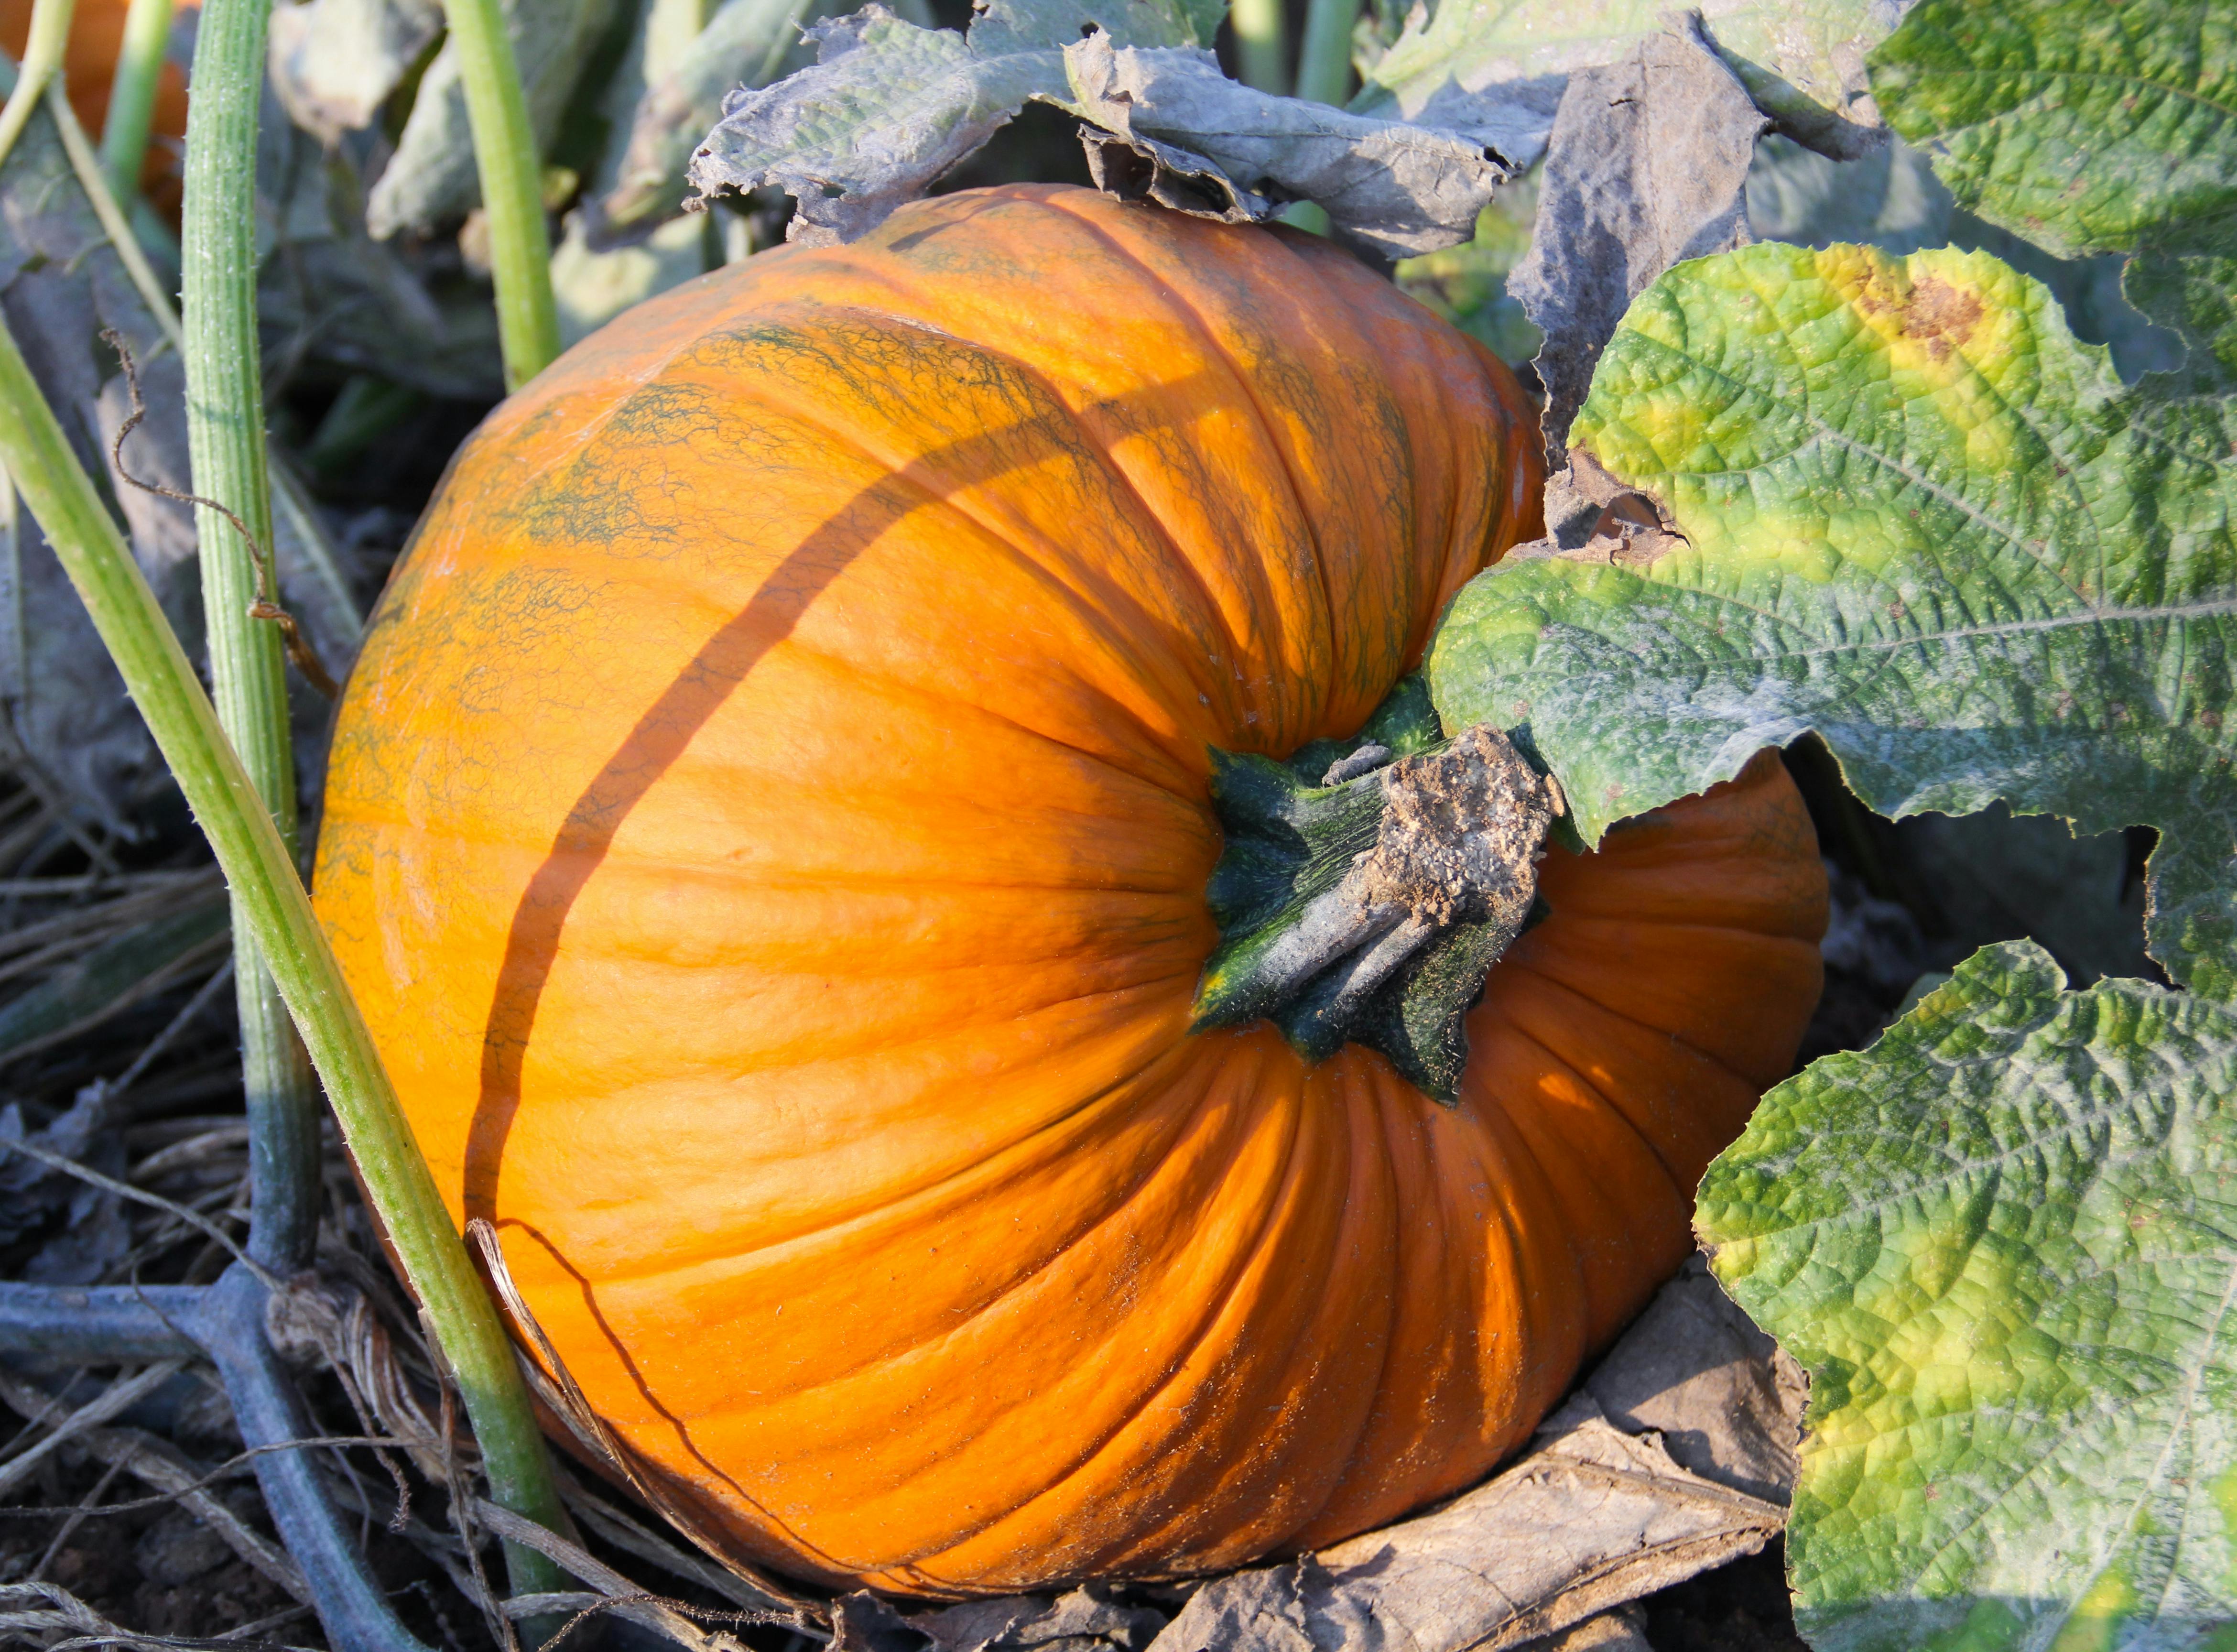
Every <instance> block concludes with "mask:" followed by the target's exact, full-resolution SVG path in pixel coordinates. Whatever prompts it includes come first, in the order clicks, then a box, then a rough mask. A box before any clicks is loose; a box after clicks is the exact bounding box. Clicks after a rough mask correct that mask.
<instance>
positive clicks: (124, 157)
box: [101, 0, 171, 201]
mask: <svg viewBox="0 0 2237 1652" xmlns="http://www.w3.org/2000/svg"><path fill="white" fill-rule="evenodd" d="M170 39H171V0H132V3H131V6H130V7H129V9H128V10H126V12H125V14H124V43H123V44H122V46H121V47H120V48H119V49H118V50H117V54H116V72H115V76H113V77H112V78H111V79H110V81H109V114H108V116H107V117H106V118H105V119H104V120H103V121H102V125H101V163H102V169H103V170H104V171H105V172H107V174H108V175H109V188H110V189H111V190H113V191H114V192H115V195H116V198H117V199H118V200H119V201H129V200H131V199H132V197H133V196H134V195H137V194H139V193H140V167H141V162H142V161H143V160H144V159H145V158H146V156H147V154H148V126H149V124H150V123H151V122H153V121H154V119H155V87H156V83H157V81H158V80H159V79H160V78H161V76H162V72H163V53H164V50H165V48H166V47H167V46H168V45H169V43H170Z"/></svg>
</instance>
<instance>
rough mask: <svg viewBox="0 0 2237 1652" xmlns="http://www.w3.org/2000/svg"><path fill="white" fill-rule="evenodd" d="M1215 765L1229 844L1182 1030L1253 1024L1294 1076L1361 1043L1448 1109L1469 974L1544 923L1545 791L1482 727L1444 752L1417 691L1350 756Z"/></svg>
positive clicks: (1228, 760)
mask: <svg viewBox="0 0 2237 1652" xmlns="http://www.w3.org/2000/svg"><path fill="white" fill-rule="evenodd" d="M1213 758H1214V767H1213V774H1212V802H1213V804H1214V806H1215V807H1216V808H1217V809H1218V811H1219V818H1220V824H1221V825H1222V827H1223V828H1224V829H1225V831H1226V835H1227V846H1226V849H1225V850H1224V853H1223V854H1222V855H1221V856H1220V860H1219V864H1218V866H1217V867H1216V868H1215V869H1213V871H1212V875H1211V883H1210V884H1209V885H1208V886H1207V888H1206V890H1205V896H1206V899H1207V901H1208V902H1209V903H1210V905H1211V911H1212V915H1213V916H1214V917H1215V918H1216V919H1217V920H1218V922H1219V926H1220V939H1219V945H1218V946H1217V948H1215V949H1214V950H1213V952H1212V955H1211V959H1210V960H1209V961H1207V962H1206V964H1205V965H1204V980H1203V982H1202V983H1201V985H1199V986H1198V988H1197V997H1196V1006H1195V1008H1196V1023H1195V1024H1196V1026H1197V1028H1198V1029H1199V1030H1201V1029H1204V1028H1214V1027H1231V1026H1234V1025H1236V1024H1237V1023H1238V1022H1243V1021H1255V1020H1257V1018H1259V1017H1260V1016H1264V1017H1266V1018H1268V1019H1270V1020H1271V1021H1273V1022H1274V1024H1275V1025H1276V1026H1277V1027H1278V1028H1280V1029H1281V1031H1282V1035H1283V1037H1284V1038H1286V1039H1287V1040H1289V1041H1290V1047H1292V1048H1294V1049H1295V1050H1296V1051H1297V1053H1298V1054H1300V1055H1302V1056H1303V1057H1304V1058H1305V1059H1306V1060H1307V1061H1324V1060H1326V1059H1327V1058H1328V1057H1329V1056H1330V1055H1333V1054H1336V1051H1338V1050H1339V1049H1341V1048H1343V1046H1344V1045H1345V1044H1347V1043H1356V1044H1364V1045H1366V1046H1367V1047H1369V1048H1370V1049H1375V1050H1380V1051H1381V1052H1382V1054H1384V1055H1385V1056H1387V1057H1389V1061H1390V1062H1391V1065H1392V1066H1394V1067H1396V1068H1397V1069H1398V1071H1399V1072H1400V1074H1402V1075H1403V1076H1404V1077H1405V1078H1406V1079H1407V1080H1409V1082H1411V1083H1412V1084H1414V1085H1415V1087H1417V1088H1419V1089H1420V1090H1421V1091H1422V1093H1423V1094H1426V1095H1429V1096H1430V1097H1431V1098H1433V1099H1434V1100H1438V1101H1441V1102H1442V1103H1444V1104H1445V1105H1447V1106H1450V1105H1452V1104H1453V1102H1454V1101H1455V1100H1456V1099H1457V1096H1458V1093H1459V1084H1460V1076H1461V1071H1462V1068H1463V1067H1466V1066H1467V1064H1468V1032H1467V1028H1466V1024H1465V1022H1466V1017H1467V1015H1468V1010H1469V1009H1470V1008H1472V1007H1473V1006H1474V1005H1475V1001H1476V1000H1477V999H1478V998H1480V997H1481V996H1482V994H1483V981H1484V975H1485V974H1486V972H1488V970H1489V969H1490V968H1491V966H1492V965H1493V964H1494V963H1495V962H1496V961H1498V959H1499V956H1500V955H1501V953H1503V952H1505V951H1506V950H1507V948H1508V946H1510V945H1511V944H1512V943H1513V942H1514V938H1515V937H1516V936H1517V935H1521V933H1522V931H1523V930H1524V929H1525V928H1528V926H1529V925H1530V923H1531V922H1534V919H1535V918H1536V917H1538V916H1540V915H1542V914H1543V907H1542V904H1541V902H1539V900H1538V857H1539V856H1540V855H1541V853H1542V852H1543V850H1544V848H1545V843H1546V835H1547V831H1548V830H1549V829H1551V828H1552V826H1553V824H1554V817H1555V816H1557V815H1560V814H1561V813H1563V812H1564V804H1563V800H1562V797H1561V787H1560V785H1559V784H1558V783H1556V782H1555V781H1554V779H1553V777H1552V776H1547V775H1541V774H1540V773H1539V772H1538V771H1537V770H1535V769H1534V768H1533V767H1532V766H1531V764H1530V763H1529V761H1528V759H1527V758H1525V757H1523V755H1522V754H1521V752H1520V751H1518V750H1516V749H1515V747H1514V743H1512V742H1511V741H1509V740H1508V737H1506V736H1505V735H1504V734H1501V732H1500V731H1499V730H1497V729H1495V728H1493V727H1491V726H1490V725H1489V724H1477V725H1476V726H1475V727H1473V728H1468V729H1463V730H1462V731H1461V732H1460V733H1459V734H1457V735H1455V737H1452V738H1451V739H1449V740H1448V739H1446V738H1445V737H1444V736H1443V730H1442V727H1441V726H1440V724H1439V723H1438V720H1437V715H1436V712H1435V709H1434V708H1433V707H1432V706H1431V705H1430V704H1429V693H1428V691H1427V690H1426V688H1425V687H1424V686H1423V685H1422V682H1421V679H1420V678H1419V677H1409V678H1407V679H1405V680H1404V681H1403V682H1402V683H1400V684H1399V685H1398V686H1397V687H1396V689H1394V690H1393V691H1392V692H1391V695H1390V697H1389V699H1387V700H1385V701H1384V702H1383V704H1382V707H1381V709H1380V710H1377V711H1376V714H1375V716H1374V717H1372V718H1370V719H1369V723H1368V725H1367V727H1366V728H1365V729H1363V730H1361V731H1360V734H1359V737H1357V739H1356V740H1354V741H1351V742H1343V743H1340V742H1335V741H1320V742H1316V743H1314V744H1313V745H1310V746H1308V747H1306V748H1305V749H1304V750H1302V751H1299V752H1298V753H1297V755H1296V756H1294V757H1291V758H1290V760H1289V762H1288V763H1276V762H1273V761H1272V760H1271V759H1270V758H1266V757H1257V756H1251V755H1242V756H1237V755H1232V754H1230V753H1227V752H1215V753H1214V754H1213Z"/></svg>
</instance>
